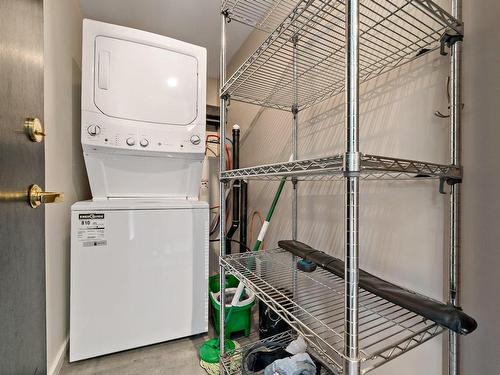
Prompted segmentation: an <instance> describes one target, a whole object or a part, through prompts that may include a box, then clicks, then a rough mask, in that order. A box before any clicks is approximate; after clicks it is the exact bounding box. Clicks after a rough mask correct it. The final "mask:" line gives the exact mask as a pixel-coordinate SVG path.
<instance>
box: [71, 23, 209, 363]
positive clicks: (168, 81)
mask: <svg viewBox="0 0 500 375" xmlns="http://www.w3.org/2000/svg"><path fill="white" fill-rule="evenodd" d="M205 92H206V50H205V49H204V48H201V47H198V46H194V45H191V44H188V43H184V42H180V41H177V40H174V39H171V38H167V37H164V36H160V35H155V34H151V33H147V32H144V31H139V30H134V29H130V28H125V27H121V26H116V25H110V24H106V23H102V22H96V21H91V20H84V23H83V58H82V129H81V140H82V147H83V152H84V158H85V164H86V167H87V173H88V176H89V181H90V187H91V190H92V195H93V200H92V201H86V202H77V203H75V204H74V205H73V206H72V213H71V285H70V293H71V299H70V305H71V306H70V361H76V360H81V359H85V358H90V357H94V356H99V355H103V354H108V353H112V352H116V351H121V350H125V349H130V348H134V347H139V346H144V345H148V344H153V343H157V342H161V341H166V340H170V339H175V338H179V337H184V336H189V335H193V334H198V333H201V332H206V331H207V329H208V311H207V309H208V306H207V301H208V297H207V277H208V205H207V204H206V203H205V202H201V201H198V193H199V187H200V181H201V172H202V163H203V158H204V153H205V126H206V114H205V108H206V98H205V95H206V93H205Z"/></svg>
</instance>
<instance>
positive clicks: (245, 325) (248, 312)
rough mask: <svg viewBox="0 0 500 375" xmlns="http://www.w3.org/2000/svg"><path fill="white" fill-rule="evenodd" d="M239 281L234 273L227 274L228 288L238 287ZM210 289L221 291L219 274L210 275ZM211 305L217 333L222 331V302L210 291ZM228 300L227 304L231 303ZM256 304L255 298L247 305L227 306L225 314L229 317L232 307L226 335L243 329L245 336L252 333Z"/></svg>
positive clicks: (227, 336)
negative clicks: (253, 312)
mask: <svg viewBox="0 0 500 375" xmlns="http://www.w3.org/2000/svg"><path fill="white" fill-rule="evenodd" d="M238 284H239V282H238V279H237V278H236V277H234V276H233V275H226V288H236V287H237V286H238ZM208 290H209V292H213V293H218V292H219V291H220V283H219V275H218V274H217V275H214V276H210V277H209V279H208ZM209 298H210V305H211V307H212V309H211V311H212V324H213V326H214V328H215V331H216V332H217V334H219V331H220V304H219V302H218V301H216V300H215V299H214V297H213V295H212V293H209ZM230 303H231V302H228V303H227V304H230ZM254 305H255V300H254V301H253V302H252V303H250V304H248V305H246V306H233V307H231V308H226V310H225V316H226V317H227V315H228V313H229V310H230V309H232V313H231V316H230V317H229V321H228V322H227V324H226V329H225V332H224V335H225V337H226V338H227V339H228V338H230V337H231V334H233V333H235V332H241V331H243V334H244V335H245V336H248V335H250V327H251V325H252V307H253V306H254Z"/></svg>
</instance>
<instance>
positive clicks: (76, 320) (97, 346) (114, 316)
mask: <svg viewBox="0 0 500 375" xmlns="http://www.w3.org/2000/svg"><path fill="white" fill-rule="evenodd" d="M71 215H72V217H71V219H72V223H73V225H72V231H71V250H72V251H71V311H70V314H71V328H70V337H71V345H70V360H71V361H77V360H80V359H85V358H89V357H94V356H98V355H102V354H107V353H112V352H116V351H120V350H125V349H130V348H135V347H139V346H143V345H148V344H153V343H157V342H161V341H166V340H171V339H175V338H179V337H185V336H189V335H194V334H198V333H201V332H206V331H207V329H208V326H207V324H208V323H207V322H208V315H207V314H208V306H207V303H208V295H207V276H208V222H207V220H206V218H207V216H208V206H207V204H206V203H205V202H195V201H189V200H167V199H161V200H142V201H141V200H139V199H137V200H135V199H134V200H115V201H111V202H106V201H104V202H99V201H87V202H78V203H76V204H75V205H74V206H73V208H72V213H71Z"/></svg>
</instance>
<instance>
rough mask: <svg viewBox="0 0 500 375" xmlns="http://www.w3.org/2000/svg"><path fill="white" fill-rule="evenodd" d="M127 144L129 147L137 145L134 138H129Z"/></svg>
mask: <svg viewBox="0 0 500 375" xmlns="http://www.w3.org/2000/svg"><path fill="white" fill-rule="evenodd" d="M126 142H127V144H128V145H129V146H133V145H135V139H134V138H132V137H130V138H127V140H126Z"/></svg>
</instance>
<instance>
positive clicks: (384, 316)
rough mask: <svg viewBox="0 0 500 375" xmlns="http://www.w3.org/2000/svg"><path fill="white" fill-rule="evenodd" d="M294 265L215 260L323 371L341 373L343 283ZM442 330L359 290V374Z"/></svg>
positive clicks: (286, 257)
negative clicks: (298, 338)
mask: <svg viewBox="0 0 500 375" xmlns="http://www.w3.org/2000/svg"><path fill="white" fill-rule="evenodd" d="M294 260H295V257H293V256H292V255H291V254H290V253H288V252H286V251H284V250H281V249H274V250H264V251H259V252H253V253H252V252H247V253H242V254H236V255H229V256H226V257H224V258H221V262H222V264H223V266H224V268H225V269H226V271H228V272H229V273H231V274H233V275H234V276H236V277H237V278H238V279H239V280H240V281H241V282H242V283H243V284H244V285H245V286H246V287H247V288H250V289H251V290H252V291H253V292H254V293H255V294H256V296H257V297H258V298H259V299H260V300H261V301H263V302H264V303H265V304H267V305H268V306H269V307H270V308H271V309H273V310H274V311H275V312H276V313H277V314H278V315H279V316H280V317H281V318H282V319H283V320H285V321H286V322H287V323H288V324H289V325H290V327H291V328H293V329H294V330H296V331H297V332H298V333H299V334H301V335H302V336H304V338H305V339H306V340H307V341H308V343H309V345H310V346H311V347H312V348H314V352H315V353H317V354H318V355H320V356H321V358H322V360H323V361H324V362H325V363H328V365H329V368H331V369H334V370H335V371H336V372H337V373H341V372H342V364H343V361H344V359H345V357H344V280H343V279H342V278H339V277H337V276H335V275H333V274H331V273H329V272H327V271H325V270H323V269H321V268H319V267H318V268H317V269H316V271H314V272H312V273H305V272H301V271H297V270H296V268H295V267H296V264H295V263H294ZM292 285H294V288H295V294H293V293H292V291H291V288H292ZM443 331H444V329H443V328H442V327H441V326H439V325H438V324H436V323H435V322H432V321H430V320H428V319H426V318H424V317H422V316H420V315H418V314H415V313H413V312H411V311H409V310H407V309H404V308H402V307H400V306H398V305H396V304H394V303H392V302H389V301H387V300H384V299H382V298H380V297H378V296H376V295H374V294H372V293H369V292H367V291H365V290H363V289H360V291H359V346H360V358H359V360H360V362H361V373H362V374H365V373H367V372H369V371H371V370H373V369H375V368H378V367H379V366H381V365H382V364H384V363H386V362H388V361H390V360H392V359H394V358H396V357H398V356H400V355H402V354H404V353H406V352H408V351H409V350H411V349H413V348H415V347H417V346H419V345H421V344H423V343H424V342H426V341H428V340H430V339H431V338H433V337H435V336H437V335H439V334H441V333H442V332H443Z"/></svg>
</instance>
